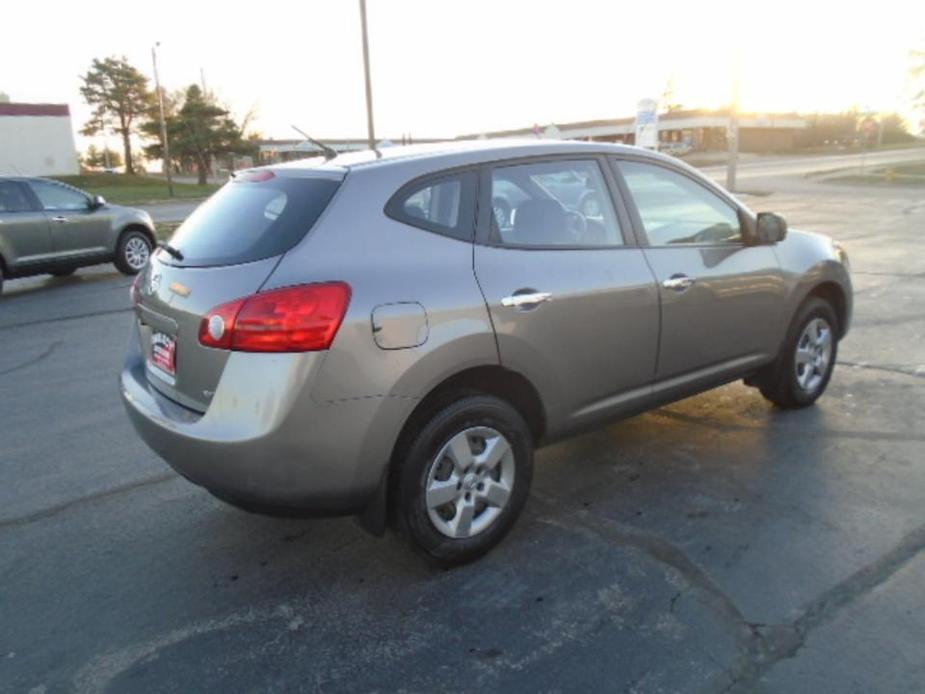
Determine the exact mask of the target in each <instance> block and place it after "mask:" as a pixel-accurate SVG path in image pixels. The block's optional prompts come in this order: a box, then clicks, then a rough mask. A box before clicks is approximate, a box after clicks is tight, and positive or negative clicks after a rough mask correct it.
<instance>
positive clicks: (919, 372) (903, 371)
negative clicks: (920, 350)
mask: <svg viewBox="0 0 925 694" xmlns="http://www.w3.org/2000/svg"><path fill="white" fill-rule="evenodd" d="M837 363H839V364H843V365H844V366H851V367H853V368H855V369H870V370H872V371H886V372H887V373H892V374H900V375H902V376H912V377H913V378H925V366H920V367H918V368H916V369H914V370H911V369H910V367H905V366H894V365H892V364H868V363H867V362H864V361H839V362H837Z"/></svg>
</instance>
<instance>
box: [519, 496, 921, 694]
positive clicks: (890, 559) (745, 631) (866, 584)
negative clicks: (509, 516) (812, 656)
mask: <svg viewBox="0 0 925 694" xmlns="http://www.w3.org/2000/svg"><path fill="white" fill-rule="evenodd" d="M531 498H534V499H537V500H538V501H540V503H542V504H543V505H545V506H548V507H549V508H550V510H552V511H554V512H558V513H557V514H556V517H555V518H549V519H543V518H541V519H540V520H541V521H543V522H546V523H550V524H552V525H558V526H559V527H565V528H568V527H569V526H568V525H567V523H568V521H572V522H573V524H574V525H578V526H580V527H581V528H582V529H584V530H586V531H590V532H591V533H593V534H594V535H595V536H597V537H599V538H600V539H602V540H604V541H605V542H607V543H608V544H615V545H618V546H621V547H633V548H636V549H638V550H640V551H642V552H644V553H645V554H646V555H648V556H649V557H651V558H652V559H654V560H655V561H657V562H658V563H660V564H663V565H665V566H668V567H670V568H671V569H673V570H674V571H676V572H677V573H678V574H680V575H681V577H682V578H683V579H684V580H685V581H686V582H687V585H688V588H685V589H683V590H680V591H678V592H677V593H676V594H675V595H674V596H673V597H672V598H671V604H670V606H669V610H670V611H673V610H674V609H675V605H676V603H677V601H678V600H679V599H680V598H682V597H683V595H684V594H685V593H687V592H688V591H695V592H697V593H698V594H699V595H700V596H701V599H702V600H703V601H704V603H705V604H706V605H707V606H708V607H710V608H712V609H713V611H714V613H715V614H716V615H717V616H718V617H719V618H720V619H721V620H722V621H723V622H724V623H726V624H727V626H729V627H730V628H731V629H732V632H733V635H734V637H735V639H736V649H737V651H738V655H737V657H736V659H735V661H734V662H733V664H732V665H731V666H730V667H727V668H726V669H725V670H723V672H722V673H720V674H719V675H717V676H716V677H715V678H714V681H713V682H712V683H711V684H710V685H709V686H708V687H707V688H705V690H704V691H710V692H716V691H720V692H723V693H728V694H738V693H743V694H744V693H745V692H752V691H754V690H755V687H756V685H757V684H758V683H759V680H760V679H761V678H762V677H763V676H764V675H765V674H766V673H767V672H769V671H770V670H771V669H772V668H773V667H774V666H775V665H777V663H779V662H780V661H782V660H785V659H788V658H792V657H794V656H795V655H796V654H797V653H798V652H799V651H800V649H802V648H803V647H804V646H805V645H806V640H807V638H808V636H809V635H810V634H811V633H812V632H813V630H815V629H816V628H817V627H819V626H822V625H823V624H826V623H827V622H829V621H830V620H832V619H833V618H834V617H835V616H836V615H838V614H839V613H840V612H841V611H842V610H844V609H845V608H847V607H849V606H850V605H852V604H853V603H855V602H856V601H857V600H859V599H861V598H863V597H864V596H865V595H867V594H868V593H870V591H872V590H873V589H875V588H876V587H877V586H880V585H882V584H883V583H885V582H886V581H888V580H889V579H890V578H891V577H892V576H893V575H894V574H895V573H896V572H897V571H899V570H900V569H901V568H902V567H903V566H905V565H906V564H908V563H909V562H910V561H911V560H912V559H914V558H915V557H916V556H917V555H918V554H919V553H920V552H922V551H923V550H925V525H922V526H919V527H917V528H915V529H913V530H911V531H910V532H908V533H907V534H906V535H904V536H903V537H902V539H901V540H900V541H899V542H898V543H897V544H896V545H895V546H894V547H893V549H891V550H890V551H888V552H887V553H886V554H883V555H881V556H880V557H879V558H878V559H875V560H874V561H872V562H870V563H868V564H865V565H864V566H862V567H861V568H860V569H858V570H857V571H855V572H854V573H853V574H851V575H850V576H848V577H847V578H846V579H844V580H842V581H840V582H839V583H837V584H835V585H834V586H832V587H831V588H829V589H828V590H826V591H824V592H823V593H822V594H820V595H819V596H818V597H816V598H815V599H813V600H812V601H810V603H809V604H808V605H807V606H806V607H805V608H804V610H803V612H802V613H801V615H800V616H799V617H798V618H797V619H796V620H794V621H793V622H790V623H786V624H763V623H760V622H751V621H749V620H747V619H746V618H745V616H744V615H743V614H742V612H741V611H740V610H739V608H738V606H737V605H736V604H735V602H734V601H733V600H732V598H730V597H729V596H728V595H727V594H726V592H725V591H724V590H723V588H722V587H721V586H720V585H719V584H718V583H717V582H716V581H714V580H713V578H711V577H710V576H709V575H708V574H707V573H706V572H705V571H704V570H703V569H701V568H700V566H698V565H697V564H696V563H695V562H694V561H692V560H691V559H690V558H689V557H688V556H687V555H686V554H685V553H684V552H683V551H682V550H681V549H679V548H678V547H677V546H675V545H674V544H672V543H671V542H669V541H668V540H666V539H664V538H663V537H660V536H658V535H656V534H654V533H651V532H649V531H646V530H642V529H640V528H637V527H634V526H630V525H626V524H624V523H620V522H618V521H615V520H611V519H609V518H605V517H603V516H600V515H597V514H594V513H591V512H589V511H587V510H584V509H576V510H571V509H569V508H568V507H567V506H566V505H565V504H563V503H562V502H560V501H559V500H557V499H554V498H550V497H547V496H546V495H544V494H538V493H537V492H535V491H534V492H531ZM563 512H564V513H563Z"/></svg>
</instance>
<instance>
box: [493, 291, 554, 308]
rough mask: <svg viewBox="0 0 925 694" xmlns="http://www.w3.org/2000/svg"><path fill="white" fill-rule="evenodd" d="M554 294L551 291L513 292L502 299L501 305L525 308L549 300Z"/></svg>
mask: <svg viewBox="0 0 925 694" xmlns="http://www.w3.org/2000/svg"><path fill="white" fill-rule="evenodd" d="M551 298H552V294H550V293H549V292H533V293H531V294H511V296H506V297H504V298H503V299H501V305H502V306H507V307H513V308H525V307H530V306H536V305H537V304H542V303H543V302H544V301H549V300H550V299H551Z"/></svg>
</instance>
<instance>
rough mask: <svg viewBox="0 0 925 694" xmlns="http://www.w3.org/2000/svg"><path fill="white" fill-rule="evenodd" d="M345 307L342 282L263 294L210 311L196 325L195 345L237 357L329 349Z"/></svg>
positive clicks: (345, 290) (347, 288)
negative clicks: (229, 351)
mask: <svg viewBox="0 0 925 694" xmlns="http://www.w3.org/2000/svg"><path fill="white" fill-rule="evenodd" d="M349 303H350V286H349V285H348V284H346V283H344V282H326V283H324V284H303V285H300V286H298V287H285V288H283V289H274V290H272V291H268V292H261V293H259V294H254V295H252V296H248V297H245V298H243V299H237V300H235V301H231V302H228V303H227V304H222V305H221V306H217V307H216V308H214V309H212V310H211V311H209V313H207V314H206V316H205V317H204V318H203V319H202V322H201V323H200V324H199V342H200V343H201V344H203V345H205V346H206V347H215V348H218V349H230V350H235V351H239V352H313V351H317V350H322V349H328V348H329V347H330V346H331V343H332V342H333V341H334V336H335V335H337V330H338V329H339V328H340V324H341V321H343V320H344V314H345V313H346V312H347V306H348V305H349Z"/></svg>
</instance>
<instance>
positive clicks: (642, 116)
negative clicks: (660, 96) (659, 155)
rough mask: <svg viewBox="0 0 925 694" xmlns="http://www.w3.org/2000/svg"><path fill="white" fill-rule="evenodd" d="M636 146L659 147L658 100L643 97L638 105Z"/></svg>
mask: <svg viewBox="0 0 925 694" xmlns="http://www.w3.org/2000/svg"><path fill="white" fill-rule="evenodd" d="M636 146H637V147H645V148H646V149H658V101H656V100H655V99H643V100H642V101H640V102H639V104H637V106H636Z"/></svg>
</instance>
